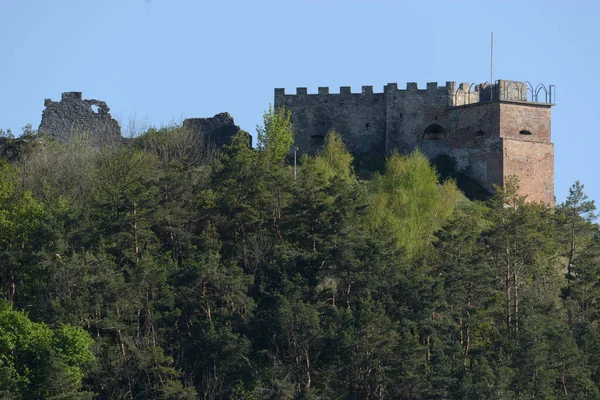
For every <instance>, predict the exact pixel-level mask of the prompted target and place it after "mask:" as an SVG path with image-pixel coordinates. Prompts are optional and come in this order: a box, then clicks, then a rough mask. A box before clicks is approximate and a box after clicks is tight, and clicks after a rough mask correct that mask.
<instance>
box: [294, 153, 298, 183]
mask: <svg viewBox="0 0 600 400" xmlns="http://www.w3.org/2000/svg"><path fill="white" fill-rule="evenodd" d="M297 151H298V147H296V148H295V149H294V179H296V171H297V170H296V152H297Z"/></svg>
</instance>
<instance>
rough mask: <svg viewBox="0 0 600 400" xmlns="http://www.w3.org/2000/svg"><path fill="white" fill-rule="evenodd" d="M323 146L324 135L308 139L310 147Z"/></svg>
mask: <svg viewBox="0 0 600 400" xmlns="http://www.w3.org/2000/svg"><path fill="white" fill-rule="evenodd" d="M323 144H325V135H312V136H311V137H310V145H311V146H323Z"/></svg>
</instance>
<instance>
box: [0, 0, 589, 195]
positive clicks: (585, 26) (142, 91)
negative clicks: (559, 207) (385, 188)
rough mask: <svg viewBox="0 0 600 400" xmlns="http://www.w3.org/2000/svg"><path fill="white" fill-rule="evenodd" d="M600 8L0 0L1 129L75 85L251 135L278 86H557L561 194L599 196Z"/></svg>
mask: <svg viewBox="0 0 600 400" xmlns="http://www.w3.org/2000/svg"><path fill="white" fill-rule="evenodd" d="M599 16H600V2H597V1H593V0H588V1H570V2H569V5H567V2H566V1H549V0H543V1H523V0H519V1H481V0H479V1H411V2H403V1H398V0H393V1H392V0H390V1H384V0H364V1H352V0H344V1H342V0H337V1H336V0H306V1H292V0H285V1H284V0H278V1H260V0H254V1H224V0H219V1H215V0H213V1H203V0H127V1H117V0H104V1H85V0H70V1H66V0H0V21H2V22H1V23H0V128H2V129H7V128H10V129H12V130H13V132H17V133H18V132H20V128H21V127H22V126H24V125H25V124H28V123H31V124H32V125H33V127H34V128H37V126H38V125H39V123H40V119H41V114H42V110H43V108H44V99H45V98H51V99H54V100H59V99H60V95H61V93H62V92H65V91H81V92H83V96H84V98H95V99H99V100H104V101H106V102H107V103H108V105H109V107H111V113H112V114H113V116H114V117H116V118H117V119H118V120H119V121H121V125H122V128H123V131H124V132H126V131H127V129H128V126H129V125H128V121H129V120H131V119H132V118H135V119H136V120H137V121H138V127H139V126H140V123H144V122H145V123H147V124H150V125H155V126H161V125H166V124H169V123H172V122H181V121H182V120H183V118H187V117H209V116H212V115H214V114H216V113H219V112H223V111H227V112H229V113H231V115H232V116H233V117H234V118H235V121H236V123H237V124H238V125H240V126H241V127H242V128H243V129H245V130H247V131H249V132H251V133H252V134H255V127H256V125H257V124H259V123H260V122H261V118H262V114H263V112H264V110H265V109H266V108H267V107H268V105H269V103H271V102H272V101H273V89H274V88H275V87H285V88H286V89H287V90H288V91H293V90H294V88H295V87H296V86H306V87H308V88H309V93H315V92H316V90H317V87H318V86H329V87H331V88H332V91H337V88H338V87H339V86H352V88H353V91H358V90H360V87H361V86H362V85H373V86H374V87H375V90H376V91H381V90H382V88H383V86H384V85H385V84H386V83H388V82H398V83H399V85H400V86H401V87H402V85H404V83H405V82H410V81H415V82H418V83H419V86H420V87H424V86H425V83H426V82H428V81H431V82H435V81H437V82H440V83H444V82H446V81H457V82H483V81H486V80H488V79H489V41H490V31H491V30H494V32H495V39H496V42H495V65H494V79H498V78H501V79H513V80H528V81H530V82H532V83H545V84H554V85H556V88H557V106H556V107H555V108H553V111H552V138H553V142H554V143H555V162H556V164H555V169H556V175H555V182H556V196H557V199H558V201H563V200H564V199H565V197H566V195H567V193H568V188H569V186H570V185H571V184H572V183H573V182H574V181H575V180H580V181H581V182H582V183H584V184H585V188H586V192H587V193H588V195H589V196H590V197H591V198H592V199H595V200H600V179H598V178H597V174H598V163H599V160H600V130H599V129H598V128H595V126H596V125H600V122H599V121H598V120H597V118H596V117H597V116H598V115H599V113H600V100H599V96H600V94H599V93H600V92H599V90H598V87H599V82H598V80H597V78H598V72H600V68H599V67H600V65H599V64H600V61H599V60H600V58H599V57H600V55H599V50H600V44H599V43H598V41H599V39H600V34H599V33H598V26H599V22H598V21H599V19H598V17H599Z"/></svg>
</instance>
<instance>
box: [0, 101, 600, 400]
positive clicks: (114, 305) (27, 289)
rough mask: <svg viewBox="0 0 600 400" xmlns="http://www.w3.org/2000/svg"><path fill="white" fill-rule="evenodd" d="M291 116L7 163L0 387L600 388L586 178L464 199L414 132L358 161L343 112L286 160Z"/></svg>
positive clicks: (80, 391) (263, 390)
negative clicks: (397, 150) (531, 197)
mask: <svg viewBox="0 0 600 400" xmlns="http://www.w3.org/2000/svg"><path fill="white" fill-rule="evenodd" d="M289 117H290V116H289V113H287V112H285V111H283V110H272V109H270V110H269V112H268V113H267V114H266V115H265V127H264V128H261V130H260V138H259V145H260V149H259V150H258V151H257V150H253V149H252V148H250V147H249V146H248V138H247V136H245V135H244V134H240V135H238V136H237V137H235V138H234V139H233V141H232V143H230V144H229V145H228V146H227V147H225V148H224V149H221V150H222V151H220V152H219V153H218V154H217V152H216V151H214V149H211V148H210V146H209V147H205V146H206V144H205V143H204V142H203V141H202V140H200V139H201V138H200V139H199V138H197V137H193V136H192V135H190V133H189V132H186V131H185V130H184V129H183V128H181V127H177V126H172V127H167V128H161V129H151V130H149V131H148V132H146V133H145V134H144V135H142V136H140V137H139V138H137V139H136V140H135V141H133V142H131V143H129V144H127V145H123V146H115V147H112V148H104V149H101V150H99V151H92V150H90V149H88V148H87V147H86V146H85V144H84V143H83V142H82V143H73V144H71V145H69V146H60V145H58V144H56V143H54V144H47V145H44V146H38V147H35V148H32V149H31V150H30V153H29V154H28V155H24V156H22V157H21V158H20V161H19V163H18V164H16V165H7V164H1V165H0V288H1V293H2V297H3V299H4V300H2V302H1V303H0V304H1V305H0V397H2V398H13V399H21V398H28V399H29V398H32V399H35V398H55V399H59V398H60V399H80V398H92V397H94V396H96V398H100V399H113V398H115V399H195V398H203V399H226V398H232V399H246V400H258V399H330V398H331V399H382V398H394V399H405V400H407V399H450V398H456V399H461V398H462V399H471V398H486V399H488V398H489V399H516V398H548V399H552V398H556V399H563V398H564V399H583V398H585V399H588V398H589V399H598V398H600V388H599V387H598V382H600V356H599V354H600V328H599V327H600V302H599V301H598V299H599V298H600V230H599V229H598V226H597V225H596V223H595V216H596V214H595V206H594V204H593V202H591V201H590V200H589V199H587V198H586V196H585V193H584V191H583V189H584V188H583V185H581V184H579V183H576V184H575V185H574V186H573V187H572V188H571V191H570V194H569V197H568V199H567V201H566V202H565V203H564V204H562V205H560V206H558V207H557V208H555V209H549V208H547V207H545V206H543V205H540V204H530V203H527V202H526V201H525V199H524V198H523V197H521V196H519V194H518V193H519V192H518V182H516V181H513V180H508V182H507V184H506V185H505V186H504V187H503V188H497V190H496V194H495V195H494V197H493V198H492V199H491V200H489V201H487V202H485V203H478V202H469V201H467V200H465V199H464V197H463V196H462V195H461V194H460V192H458V190H457V189H456V187H455V185H454V182H453V181H451V180H449V181H445V182H443V183H440V182H439V177H438V175H437V174H436V172H435V170H434V169H433V168H432V167H431V165H430V164H429V162H428V161H427V159H426V158H425V157H424V156H423V155H422V154H421V153H418V152H417V153H414V154H411V155H405V156H400V155H398V154H394V155H392V156H391V157H390V158H389V159H388V160H387V163H386V169H385V171H384V172H383V173H382V174H381V175H375V176H374V177H372V179H369V180H361V179H357V177H356V175H355V171H354V169H353V167H352V165H353V157H352V155H351V154H350V153H349V152H348V151H347V149H346V148H345V146H344V143H343V140H342V138H341V136H340V135H339V134H338V133H336V132H330V133H329V134H328V135H327V141H326V143H325V145H324V147H323V149H322V150H321V151H320V152H319V153H318V154H315V155H307V154H305V155H303V156H302V158H301V159H300V160H299V164H298V168H297V174H294V172H293V170H292V169H291V167H290V166H289V165H286V163H285V162H284V160H285V158H286V156H288V153H289V148H290V145H291V143H292V139H293V138H292V136H291V127H290V120H289ZM358 172H361V171H358ZM24 311H26V312H27V313H25V312H24Z"/></svg>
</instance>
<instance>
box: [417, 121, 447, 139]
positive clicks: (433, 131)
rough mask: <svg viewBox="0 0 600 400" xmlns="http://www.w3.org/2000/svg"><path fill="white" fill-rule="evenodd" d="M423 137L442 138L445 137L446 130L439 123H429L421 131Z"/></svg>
mask: <svg viewBox="0 0 600 400" xmlns="http://www.w3.org/2000/svg"><path fill="white" fill-rule="evenodd" d="M423 139H427V140H442V139H446V131H445V130H444V128H443V127H442V126H441V125H438V124H431V125H429V126H428V127H427V128H425V131H424V132H423Z"/></svg>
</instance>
